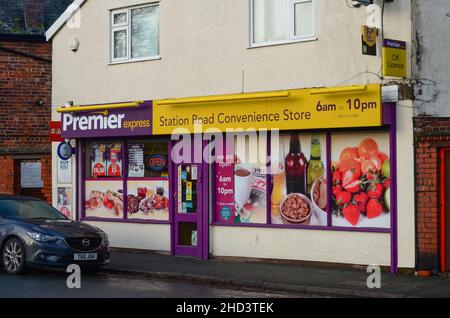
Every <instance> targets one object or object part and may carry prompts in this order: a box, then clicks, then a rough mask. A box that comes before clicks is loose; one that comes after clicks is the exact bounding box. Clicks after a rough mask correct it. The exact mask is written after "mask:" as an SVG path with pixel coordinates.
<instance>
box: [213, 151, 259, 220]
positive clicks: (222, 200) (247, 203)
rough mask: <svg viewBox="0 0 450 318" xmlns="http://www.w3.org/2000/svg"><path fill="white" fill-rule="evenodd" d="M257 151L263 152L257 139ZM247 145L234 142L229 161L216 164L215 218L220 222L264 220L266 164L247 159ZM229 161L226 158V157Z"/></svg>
mask: <svg viewBox="0 0 450 318" xmlns="http://www.w3.org/2000/svg"><path fill="white" fill-rule="evenodd" d="M253 144H254V145H256V144H257V147H258V149H257V150H256V151H257V152H258V153H263V154H265V153H266V151H267V147H266V146H265V143H264V144H263V143H260V142H256V143H253ZM250 152H251V151H250V150H249V147H248V145H247V146H244V145H240V144H239V143H235V148H234V154H228V155H227V156H228V157H229V156H231V157H233V160H231V162H227V163H217V164H216V165H215V169H216V176H217V178H216V193H215V199H216V221H218V222H221V223H253V224H265V223H267V175H266V172H265V171H266V164H265V163H264V162H259V161H260V160H259V159H260V158H258V159H257V160H255V161H253V160H246V158H247V159H248V158H250V157H251V156H250ZM225 161H228V160H225Z"/></svg>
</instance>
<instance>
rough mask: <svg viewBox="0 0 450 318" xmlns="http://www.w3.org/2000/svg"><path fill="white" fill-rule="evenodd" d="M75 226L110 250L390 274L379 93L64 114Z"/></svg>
mask: <svg viewBox="0 0 450 318" xmlns="http://www.w3.org/2000/svg"><path fill="white" fill-rule="evenodd" d="M59 111H60V112H62V119H61V122H62V135H63V137H64V138H66V139H70V140H74V142H73V143H74V144H75V145H76V149H77V151H76V156H75V166H76V173H75V175H76V178H75V181H74V182H75V185H74V187H75V189H76V193H77V195H76V206H77V208H76V211H78V213H77V215H76V216H74V217H76V218H78V219H81V220H83V221H86V222H90V223H93V224H96V225H97V226H100V227H102V228H105V229H106V230H107V231H108V232H109V234H110V236H111V242H112V245H113V246H117V247H132V248H140V249H156V250H164V251H166V252H170V253H171V254H173V255H183V256H191V257H196V258H200V259H208V258H209V257H210V256H224V257H251V258H272V259H290V260H301V261H316V262H331V263H347V264H376V265H385V266H390V268H391V271H392V272H395V271H396V270H397V267H398V226H397V167H396V162H397V159H396V158H397V157H396V156H397V147H396V146H397V142H396V138H397V127H396V123H397V120H396V107H395V104H383V103H382V100H381V86H380V85H361V86H352V87H339V88H323V89H300V90H285V91H276V92H263V93H249V94H234V95H221V96H207V97H196V98H180V99H166V100H155V101H146V102H133V103H124V104H110V105H92V106H81V107H72V108H61V109H59Z"/></svg>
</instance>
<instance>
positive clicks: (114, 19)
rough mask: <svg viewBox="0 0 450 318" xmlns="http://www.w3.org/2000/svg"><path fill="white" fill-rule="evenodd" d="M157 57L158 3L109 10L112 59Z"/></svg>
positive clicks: (117, 60)
mask: <svg viewBox="0 0 450 318" xmlns="http://www.w3.org/2000/svg"><path fill="white" fill-rule="evenodd" d="M158 57H159V6H158V4H152V5H146V6H140V7H133V8H127V9H120V10H114V11H111V62H113V63H114V62H123V61H139V60H145V59H151V58H158Z"/></svg>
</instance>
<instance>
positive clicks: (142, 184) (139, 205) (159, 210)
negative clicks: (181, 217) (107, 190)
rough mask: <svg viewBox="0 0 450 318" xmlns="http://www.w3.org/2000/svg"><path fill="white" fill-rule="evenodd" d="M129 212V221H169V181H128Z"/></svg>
mask: <svg viewBox="0 0 450 318" xmlns="http://www.w3.org/2000/svg"><path fill="white" fill-rule="evenodd" d="M127 210H128V211H127V212H128V214H127V215H128V219H144V220H159V221H168V220H169V181H168V180H139V181H137V180H130V181H128V183H127Z"/></svg>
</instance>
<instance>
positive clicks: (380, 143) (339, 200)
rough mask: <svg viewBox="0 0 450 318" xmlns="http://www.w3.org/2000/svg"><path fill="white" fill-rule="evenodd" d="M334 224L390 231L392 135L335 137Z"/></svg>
mask: <svg viewBox="0 0 450 318" xmlns="http://www.w3.org/2000/svg"><path fill="white" fill-rule="evenodd" d="M331 149H332V168H331V169H332V171H331V173H332V213H333V215H332V225H333V226H347V227H366V228H389V227H390V218H391V217H390V212H391V189H390V183H391V179H390V153H389V133H385V132H373V133H364V134H349V133H346V134H344V133H342V134H341V133H335V134H333V135H332V143H331Z"/></svg>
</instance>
